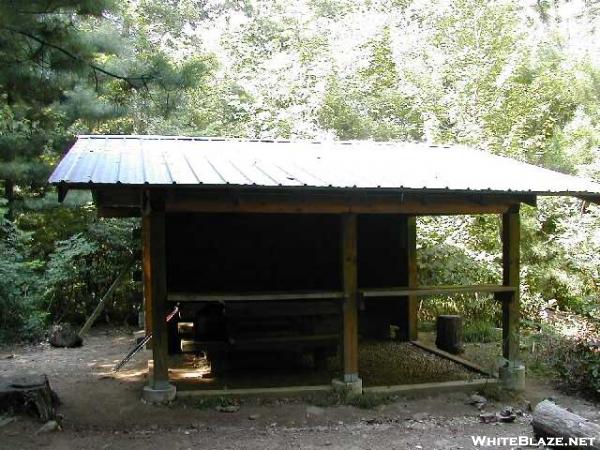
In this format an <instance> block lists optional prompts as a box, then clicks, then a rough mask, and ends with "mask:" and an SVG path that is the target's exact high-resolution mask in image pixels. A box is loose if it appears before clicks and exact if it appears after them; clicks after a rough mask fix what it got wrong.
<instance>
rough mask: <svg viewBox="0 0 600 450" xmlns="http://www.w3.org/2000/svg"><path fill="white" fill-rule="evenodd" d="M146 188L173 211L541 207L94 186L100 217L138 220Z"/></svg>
mask: <svg viewBox="0 0 600 450" xmlns="http://www.w3.org/2000/svg"><path fill="white" fill-rule="evenodd" d="M86 188H89V187H88V186H86ZM142 189H143V190H148V191H150V192H156V193H158V194H160V193H162V194H164V195H166V210H167V211H168V212H247V213H309V214H310V213H313V214H319V213H331V214H341V213H364V214H368V213H390V214H415V215H429V214H502V213H505V212H508V211H509V209H510V208H511V206H513V205H519V204H520V203H521V202H523V203H527V204H535V196H532V195H518V194H495V193H441V192H440V193H436V192H427V193H426V194H424V193H422V192H410V191H408V192H404V191H397V190H396V191H386V190H383V189H373V190H365V189H361V190H358V189H357V190H348V189H331V188H327V189H310V188H302V189H300V188H292V189H283V188H268V187H256V186H254V187H251V188H246V189H244V188H236V187H232V186H224V187H223V188H220V189H215V188H208V187H179V186H178V187H177V188H173V187H172V186H143V187H141V186H122V185H121V186H119V185H113V186H111V185H101V186H94V193H95V199H96V200H95V201H96V204H97V205H98V207H99V209H98V214H99V215H100V216H103V217H104V216H106V217H129V216H131V217H134V216H138V215H139V210H140V206H141V203H142V202H141V191H142Z"/></svg>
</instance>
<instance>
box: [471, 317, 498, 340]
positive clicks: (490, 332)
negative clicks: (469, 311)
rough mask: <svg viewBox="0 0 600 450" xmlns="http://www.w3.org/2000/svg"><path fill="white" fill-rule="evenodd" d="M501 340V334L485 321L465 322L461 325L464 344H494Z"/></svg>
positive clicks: (490, 323)
mask: <svg viewBox="0 0 600 450" xmlns="http://www.w3.org/2000/svg"><path fill="white" fill-rule="evenodd" d="M500 339H502V332H501V331H500V330H498V329H497V328H496V327H495V326H494V324H493V323H492V322H490V321H487V320H480V319H472V320H467V321H466V322H465V323H464V325H463V340H464V341H465V342H495V341H498V340H500Z"/></svg>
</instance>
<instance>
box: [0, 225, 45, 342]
mask: <svg viewBox="0 0 600 450" xmlns="http://www.w3.org/2000/svg"><path fill="white" fill-rule="evenodd" d="M28 241H29V238H28V236H27V235H26V234H25V233H23V232H21V231H19V230H18V229H17V227H15V226H14V224H13V223H12V222H9V221H8V220H5V219H4V218H2V217H1V216H0V254H1V255H2V257H0V341H6V340H15V339H19V340H31V339H37V338H39V337H40V336H41V335H42V333H43V331H44V326H45V320H46V318H47V313H46V312H45V311H44V310H43V309H41V307H40V302H39V283H38V282H37V281H36V280H37V277H38V276H39V274H37V273H36V271H35V264H34V263H32V262H31V261H28V258H27V256H28V255H27V243H28Z"/></svg>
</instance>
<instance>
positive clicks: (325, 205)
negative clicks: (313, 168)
mask: <svg viewBox="0 0 600 450" xmlns="http://www.w3.org/2000/svg"><path fill="white" fill-rule="evenodd" d="M510 206H511V204H510V203H508V202H506V203H494V204H487V203H483V204H481V203H473V202H470V201H468V200H464V201H461V200H460V199H455V200H453V201H450V200H447V201H444V202H435V201H431V202H429V203H422V202H421V201H414V200H413V201H402V200H401V199H400V198H397V197H396V198H394V197H390V198H370V197H369V196H366V195H364V196H362V197H360V198H322V197H312V196H310V195H305V196H304V197H301V198H296V197H290V198H285V197H283V196H280V197H279V198H278V197H274V196H264V197H258V196H257V197H256V198H241V197H233V198H231V197H230V198H229V199H219V198H216V199H211V198H180V197H175V198H173V199H171V200H170V201H169V202H168V203H167V211H168V212H186V211H190V212H236V213H274V214H280V213H293V214H345V213H354V214H377V213H380V214H415V215H430V214H431V215H433V214H443V215H453V214H501V213H504V212H506V211H508V209H509V208H510Z"/></svg>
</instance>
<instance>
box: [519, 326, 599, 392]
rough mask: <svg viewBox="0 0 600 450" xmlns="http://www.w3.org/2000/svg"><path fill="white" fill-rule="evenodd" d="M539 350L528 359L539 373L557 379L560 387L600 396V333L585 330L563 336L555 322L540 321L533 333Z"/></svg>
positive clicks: (529, 364) (530, 364)
mask: <svg viewBox="0 0 600 450" xmlns="http://www.w3.org/2000/svg"><path fill="white" fill-rule="evenodd" d="M533 341H534V342H535V344H536V346H537V347H538V349H539V350H537V351H535V352H533V355H531V360H530V361H527V364H528V366H529V367H530V369H533V370H534V371H535V372H537V373H538V374H542V375H551V376H554V377H555V378H556V381H557V382H558V385H559V387H561V388H563V389H564V390H566V391H570V392H581V393H585V394H587V395H591V396H593V397H596V398H598V399H600V334H599V333H598V331H597V330H593V329H584V330H582V331H579V332H577V333H575V334H574V335H564V334H563V333H562V332H561V330H560V329H559V328H557V327H556V325H555V324H553V325H552V326H550V325H547V324H542V325H541V326H540V331H539V332H538V333H537V334H536V335H535V336H533Z"/></svg>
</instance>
